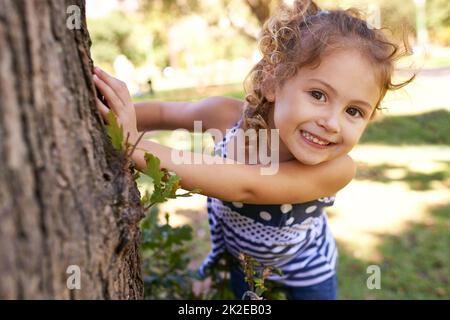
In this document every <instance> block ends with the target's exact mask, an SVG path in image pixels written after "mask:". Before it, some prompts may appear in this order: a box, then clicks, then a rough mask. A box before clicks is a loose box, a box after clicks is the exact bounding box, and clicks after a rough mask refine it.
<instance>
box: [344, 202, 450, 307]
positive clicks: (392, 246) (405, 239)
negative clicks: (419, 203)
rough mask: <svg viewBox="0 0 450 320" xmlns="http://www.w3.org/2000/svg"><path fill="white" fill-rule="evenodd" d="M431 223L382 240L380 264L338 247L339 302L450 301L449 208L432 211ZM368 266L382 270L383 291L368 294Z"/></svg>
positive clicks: (438, 208) (414, 225) (413, 225)
mask: <svg viewBox="0 0 450 320" xmlns="http://www.w3.org/2000/svg"><path fill="white" fill-rule="evenodd" d="M430 218H431V221H430V222H427V223H421V224H416V223H415V224H411V225H410V226H409V228H408V230H407V231H406V232H404V233H402V234H401V235H398V236H392V235H380V237H383V242H382V244H381V245H380V246H379V247H378V250H379V252H380V254H381V256H382V261H381V262H371V261H362V260H359V259H357V258H355V257H354V256H353V255H352V253H351V251H350V250H349V249H348V248H345V246H344V245H343V244H342V243H339V253H340V254H339V265H338V279H339V299H450V268H449V266H450V247H449V244H450V205H444V206H440V207H434V208H431V209H430ZM369 265H378V266H379V267H380V270H381V289H373V290H369V289H368V288H367V284H366V283H367V279H368V277H369V276H370V275H371V274H372V273H367V267H368V266H369Z"/></svg>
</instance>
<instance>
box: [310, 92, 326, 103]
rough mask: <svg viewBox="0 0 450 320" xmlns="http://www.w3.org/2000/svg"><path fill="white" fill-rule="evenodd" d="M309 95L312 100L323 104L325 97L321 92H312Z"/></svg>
mask: <svg viewBox="0 0 450 320" xmlns="http://www.w3.org/2000/svg"><path fill="white" fill-rule="evenodd" d="M310 94H311V96H312V97H313V98H314V99H316V100H319V101H321V102H325V99H326V96H325V94H323V93H322V92H320V91H317V90H313V91H311V92H310Z"/></svg>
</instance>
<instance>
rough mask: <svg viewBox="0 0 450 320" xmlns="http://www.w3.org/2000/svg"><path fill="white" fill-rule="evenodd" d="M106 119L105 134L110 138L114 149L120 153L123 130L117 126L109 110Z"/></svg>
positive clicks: (114, 117)
mask: <svg viewBox="0 0 450 320" xmlns="http://www.w3.org/2000/svg"><path fill="white" fill-rule="evenodd" d="M107 117H108V123H109V124H108V125H107V126H106V133H107V134H108V136H109V137H110V138H111V142H112V145H113V147H114V149H116V150H118V151H122V141H123V128H122V126H121V125H119V123H118V122H117V119H116V116H115V115H114V113H113V112H112V111H111V110H110V111H109V112H108V115H107Z"/></svg>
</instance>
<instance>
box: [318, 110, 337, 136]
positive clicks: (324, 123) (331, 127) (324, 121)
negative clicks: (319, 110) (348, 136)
mask: <svg viewBox="0 0 450 320" xmlns="http://www.w3.org/2000/svg"><path fill="white" fill-rule="evenodd" d="M317 124H318V125H319V126H320V127H322V128H324V129H325V130H326V131H328V132H330V133H339V132H340V131H341V126H340V124H339V116H338V115H335V114H333V115H329V116H328V117H323V118H320V119H319V120H318V121H317Z"/></svg>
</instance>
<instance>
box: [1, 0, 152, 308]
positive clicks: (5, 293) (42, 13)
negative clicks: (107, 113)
mask: <svg viewBox="0 0 450 320" xmlns="http://www.w3.org/2000/svg"><path fill="white" fill-rule="evenodd" d="M71 5H76V6H77V7H78V8H80V10H81V28H80V29H74V30H71V29H70V28H69V27H68V24H67V21H68V20H67V19H68V18H70V17H71V15H70V14H68V13H67V8H68V7H69V6H71ZM84 10H85V4H84V0H71V1H68V0H66V1H62V0H47V1H45V0H35V1H28V0H0V299H47V298H49V299H141V298H143V281H142V277H141V265H140V258H139V247H138V243H139V238H140V232H139V227H138V223H139V221H140V219H141V218H142V217H143V209H142V207H141V205H140V201H139V199H140V196H139V192H138V190H137V188H136V184H135V182H134V180H133V177H132V172H131V171H130V169H128V168H127V166H126V161H125V159H123V157H122V156H121V155H120V154H118V153H117V152H116V151H115V150H114V149H113V147H112V145H111V143H110V141H109V139H108V138H107V136H106V135H105V133H104V125H103V122H102V120H101V117H100V115H99V114H98V112H97V110H96V107H95V87H94V84H93V81H92V76H91V70H92V60H91V58H90V53H89V49H90V38H89V34H88V32H87V28H86V21H85V15H84ZM71 265H76V266H78V267H79V268H80V271H81V274H80V276H81V277H80V285H81V288H80V289H73V288H72V287H70V286H68V284H67V280H68V279H69V277H71V275H73V274H72V273H67V271H68V267H69V266H71ZM69 271H70V269H69ZM71 288H72V289H71Z"/></svg>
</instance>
